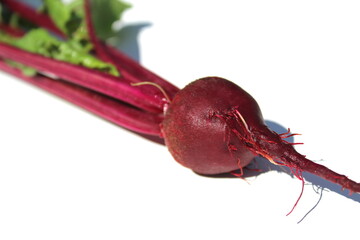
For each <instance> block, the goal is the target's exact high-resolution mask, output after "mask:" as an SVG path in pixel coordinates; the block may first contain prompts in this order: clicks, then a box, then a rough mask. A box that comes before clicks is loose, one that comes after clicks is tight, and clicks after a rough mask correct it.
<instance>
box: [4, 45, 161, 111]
mask: <svg viewBox="0 0 360 240" xmlns="http://www.w3.org/2000/svg"><path fill="white" fill-rule="evenodd" d="M0 56H1V57H3V58H7V59H11V60H13V61H16V62H19V63H22V64H24V65H26V66H29V67H33V68H35V69H37V70H38V71H41V72H44V73H50V74H52V75H55V76H57V77H59V78H61V79H63V80H66V81H69V82H72V83H75V84H77V85H80V86H83V87H85V88H89V89H92V90H94V91H97V92H99V93H102V94H105V95H107V96H110V97H113V98H116V99H119V100H122V101H124V102H126V103H129V104H131V105H134V106H136V107H139V108H141V109H144V110H147V111H151V112H156V113H162V112H163V108H164V104H165V102H164V100H163V96H162V94H161V93H159V95H155V94H154V91H153V90H154V88H145V87H144V88H140V87H134V86H131V85H130V84H129V81H127V79H125V78H124V77H115V76H112V75H109V74H106V73H102V72H99V71H96V70H92V69H88V68H85V67H81V66H77V65H73V64H70V63H66V62H62V61H58V60H54V59H50V58H47V57H43V56H41V55H38V54H34V53H29V52H27V51H24V50H21V49H18V48H15V47H12V46H9V45H7V44H3V43H0ZM156 90H157V89H156Z"/></svg>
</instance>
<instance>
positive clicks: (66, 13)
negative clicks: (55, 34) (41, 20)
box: [44, 0, 72, 34]
mask: <svg viewBox="0 0 360 240" xmlns="http://www.w3.org/2000/svg"><path fill="white" fill-rule="evenodd" d="M44 8H45V11H47V13H48V14H49V16H50V17H51V19H52V20H53V21H54V23H55V25H56V26H57V27H58V28H60V29H61V30H62V31H63V32H64V33H66V34H69V31H68V28H67V23H68V22H69V21H70V19H71V16H72V13H71V9H70V8H69V7H68V6H67V5H66V4H64V3H63V2H62V1H61V0H44Z"/></svg>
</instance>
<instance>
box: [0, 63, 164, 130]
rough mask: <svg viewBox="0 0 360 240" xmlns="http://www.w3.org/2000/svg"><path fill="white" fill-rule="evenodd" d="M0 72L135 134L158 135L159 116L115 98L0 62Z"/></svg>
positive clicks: (160, 120) (160, 119) (160, 118)
mask: <svg viewBox="0 0 360 240" xmlns="http://www.w3.org/2000/svg"><path fill="white" fill-rule="evenodd" d="M0 69H1V70H3V71H5V72H7V73H10V74H12V75H14V76H16V77H18V78H21V79H23V80H24V81H26V82H28V83H31V84H32V85H35V86H37V87H40V88H42V89H44V90H46V91H48V92H50V93H52V94H55V95H57V96H59V97H61V98H63V99H65V100H67V101H69V102H72V103H74V104H75V105H78V106H80V107H82V108H84V109H86V110H88V111H90V112H92V113H94V114H96V115H98V116H100V117H102V118H104V119H106V120H109V121H111V122H113V123H115V124H117V125H120V126H122V127H125V128H127V129H130V130H133V131H135V132H138V133H143V134H148V135H154V136H160V127H159V124H160V123H161V122H162V117H161V116H160V115H156V114H151V113H147V112H143V111H141V110H138V109H136V108H133V107H131V106H129V105H127V104H124V103H122V102H120V101H117V100H116V99H113V98H110V97H107V96H105V95H102V94H99V93H96V92H94V91H91V90H88V89H86V88H83V87H80V86H77V85H74V84H72V83H68V82H65V81H62V80H53V79H50V78H48V77H45V76H42V75H36V76H34V77H27V76H25V75H23V74H22V72H21V71H20V70H19V69H16V68H13V67H10V66H9V65H8V64H6V63H5V62H3V61H0Z"/></svg>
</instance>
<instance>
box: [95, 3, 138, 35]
mask: <svg viewBox="0 0 360 240" xmlns="http://www.w3.org/2000/svg"><path fill="white" fill-rule="evenodd" d="M130 7H131V5H130V4H128V3H125V2H122V1H119V0H91V9H92V11H91V14H92V20H93V23H94V27H95V30H96V35H97V36H98V37H99V38H100V39H103V40H105V39H107V38H110V37H113V36H114V35H115V32H114V31H113V28H112V26H113V24H114V22H116V21H118V20H119V19H120V18H121V17H122V14H123V13H124V11H125V10H127V9H128V8H130Z"/></svg>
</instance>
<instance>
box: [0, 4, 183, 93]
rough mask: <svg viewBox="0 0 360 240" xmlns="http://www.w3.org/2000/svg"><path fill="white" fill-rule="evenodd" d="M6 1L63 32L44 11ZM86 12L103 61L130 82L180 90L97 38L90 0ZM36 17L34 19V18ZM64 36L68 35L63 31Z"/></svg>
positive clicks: (166, 89)
mask: <svg viewBox="0 0 360 240" xmlns="http://www.w3.org/2000/svg"><path fill="white" fill-rule="evenodd" d="M0 1H4V2H5V3H6V4H8V3H10V2H11V3H12V4H11V9H12V10H13V11H15V12H18V13H19V14H23V11H24V9H26V18H27V20H29V21H30V22H33V23H36V24H37V25H38V26H40V27H43V28H46V29H48V30H49V31H52V32H54V33H58V34H59V32H61V30H60V29H59V28H58V27H57V26H56V25H55V24H48V19H49V17H48V16H47V15H45V14H43V13H39V12H36V11H35V10H34V9H32V8H31V7H28V6H26V5H25V4H22V3H19V2H17V1H16V0H0ZM85 4H86V5H85V13H86V21H87V24H88V32H89V36H90V39H91V41H92V42H93V44H94V46H95V50H96V54H97V55H98V57H99V58H101V59H102V60H103V61H106V62H109V63H112V64H113V65H114V66H116V68H117V69H118V70H119V72H120V73H121V75H122V76H123V77H124V78H126V79H127V80H128V81H129V82H132V83H138V82H153V83H156V84H158V85H159V86H161V87H162V88H163V89H164V91H165V92H166V93H167V94H168V96H169V97H170V98H171V99H172V98H173V97H174V95H175V94H176V93H177V92H178V91H179V88H177V87H176V86H174V85H173V84H171V83H169V82H168V81H166V80H165V79H163V78H161V77H160V76H158V75H156V74H154V73H153V72H151V71H149V70H147V69H146V68H144V67H142V66H141V65H140V64H139V63H137V62H136V61H134V60H132V59H131V58H129V57H127V56H126V55H125V54H123V53H121V52H120V51H119V50H117V49H116V48H114V47H110V46H107V45H106V44H104V43H103V42H101V41H100V40H98V39H97V37H96V34H95V30H94V27H93V24H92V21H91V18H90V17H89V16H90V14H89V13H90V4H89V1H85ZM32 17H34V19H33V18H32ZM61 36H62V37H64V38H66V36H65V35H64V34H63V33H62V34H61ZM141 88H142V89H147V90H148V91H152V92H153V93H154V94H155V95H159V94H161V93H160V92H159V91H158V89H156V88H153V87H151V86H146V85H143V86H141Z"/></svg>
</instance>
